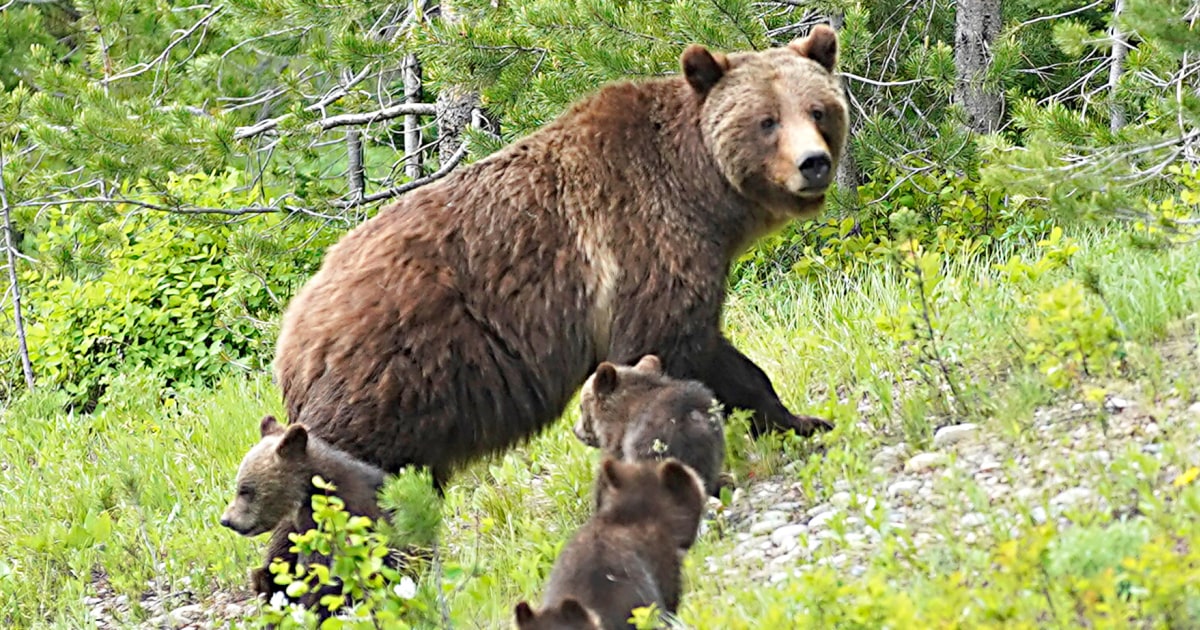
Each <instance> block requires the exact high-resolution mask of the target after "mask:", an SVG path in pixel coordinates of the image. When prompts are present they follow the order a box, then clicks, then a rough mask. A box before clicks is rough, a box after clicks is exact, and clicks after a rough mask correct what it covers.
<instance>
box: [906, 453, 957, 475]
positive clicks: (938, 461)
mask: <svg viewBox="0 0 1200 630" xmlns="http://www.w3.org/2000/svg"><path fill="white" fill-rule="evenodd" d="M948 461H950V458H949V457H948V456H947V455H946V454H945V453H920V454H917V455H913V456H912V457H911V458H909V460H908V461H907V462H904V472H910V473H919V472H925V471H926V470H929V469H931V468H936V467H938V466H943V465H945V464H946V462H948Z"/></svg>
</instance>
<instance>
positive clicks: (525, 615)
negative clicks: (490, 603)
mask: <svg viewBox="0 0 1200 630" xmlns="http://www.w3.org/2000/svg"><path fill="white" fill-rule="evenodd" d="M513 613H514V614H516V616H517V623H518V624H523V623H529V622H531V621H533V618H534V617H536V616H537V615H535V614H534V613H533V608H530V607H529V603H528V602H518V603H517V607H516V608H514V609H513Z"/></svg>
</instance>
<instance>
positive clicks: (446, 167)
mask: <svg viewBox="0 0 1200 630" xmlns="http://www.w3.org/2000/svg"><path fill="white" fill-rule="evenodd" d="M468 148H469V147H468V145H467V143H465V142H464V143H463V144H462V146H460V147H459V148H458V151H456V152H455V153H454V155H452V156H450V159H448V160H446V163H445V164H443V165H442V166H441V167H440V168H438V170H436V171H434V172H432V173H430V174H428V175H426V176H425V177H422V178H420V179H414V180H412V181H411V182H406V183H404V184H401V185H399V186H394V187H392V188H389V189H387V190H381V191H379V192H377V193H374V194H371V195H367V196H365V197H362V198H360V199H350V200H348V201H335V202H334V203H333V206H334V207H335V208H340V209H342V210H349V209H351V208H357V207H358V206H362V205H365V204H368V203H374V202H376V201H383V200H384V199H391V198H392V197H397V196H399V195H403V194H404V193H406V192H408V191H410V190H413V189H415V188H420V187H421V186H424V185H425V184H428V183H430V182H432V181H435V180H439V179H441V178H443V177H445V176H447V175H449V174H450V171H452V170H454V167H455V166H458V163H459V162H462V161H463V158H465V157H467V149H468Z"/></svg>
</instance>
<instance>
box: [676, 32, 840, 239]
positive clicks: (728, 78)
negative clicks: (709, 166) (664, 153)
mask: <svg viewBox="0 0 1200 630" xmlns="http://www.w3.org/2000/svg"><path fill="white" fill-rule="evenodd" d="M837 49H838V40H837V34H836V33H835V32H834V30H833V29H832V28H830V27H829V26H826V25H824V24H822V25H817V26H815V27H813V29H812V31H811V32H810V33H809V35H808V36H807V37H804V38H799V39H796V40H793V41H792V42H791V43H789V44H788V45H786V46H782V47H778V48H770V49H767V50H762V51H758V52H740V53H731V54H728V55H725V54H722V53H716V52H710V51H709V50H708V49H706V48H705V47H703V46H700V45H698V44H692V45H691V46H688V48H687V49H686V50H684V52H683V55H682V57H681V58H680V62H681V65H682V66H683V74H684V77H685V78H686V79H687V82H688V84H689V85H690V86H691V88H692V90H694V91H695V93H696V94H697V95H698V97H699V98H701V99H703V102H702V104H701V108H700V127H701V133H702V134H703V136H704V142H705V144H706V146H707V148H708V150H709V151H710V152H711V154H712V156H713V159H714V160H715V161H716V163H717V165H718V167H719V168H720V170H721V172H722V174H723V175H724V177H725V179H726V180H727V181H728V182H729V183H730V185H732V186H733V188H734V189H735V190H737V191H738V193H739V194H740V195H742V196H743V197H745V198H746V199H747V200H749V201H750V202H752V203H753V204H754V205H755V206H756V207H758V208H760V209H761V211H762V212H763V213H764V216H763V217H761V220H762V225H759V226H755V227H756V228H757V229H758V230H762V231H769V230H773V229H776V228H778V227H781V226H782V224H783V223H784V222H786V221H789V220H791V219H796V218H811V217H814V216H816V215H817V214H818V213H819V212H820V211H821V209H822V207H823V206H824V203H825V192H826V190H827V189H828V188H829V185H830V183H832V181H833V176H834V173H835V171H836V170H837V165H838V162H839V160H840V159H841V157H842V154H843V152H844V151H845V146H846V130H847V124H848V114H847V110H848V105H847V102H846V96H845V92H844V90H843V88H842V83H841V78H840V77H839V76H838V74H837V73H836V71H835V67H836V64H837Z"/></svg>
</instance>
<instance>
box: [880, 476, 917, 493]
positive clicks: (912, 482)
mask: <svg viewBox="0 0 1200 630" xmlns="http://www.w3.org/2000/svg"><path fill="white" fill-rule="evenodd" d="M920 488H921V482H920V481H918V480H916V479H902V480H900V481H896V482H893V483H892V485H890V486H888V489H887V494H888V496H889V497H902V496H908V495H910V494H912V493H914V492H916V491H917V490H919V489H920Z"/></svg>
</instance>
